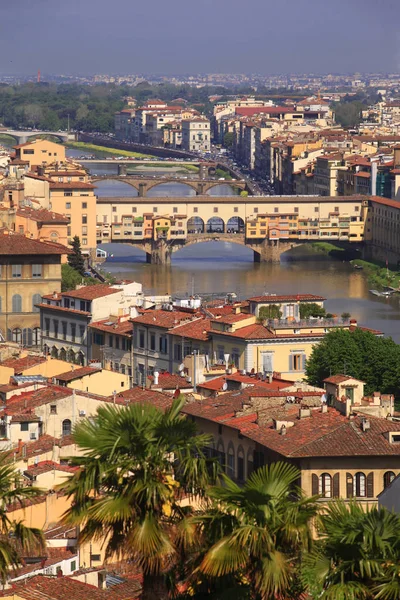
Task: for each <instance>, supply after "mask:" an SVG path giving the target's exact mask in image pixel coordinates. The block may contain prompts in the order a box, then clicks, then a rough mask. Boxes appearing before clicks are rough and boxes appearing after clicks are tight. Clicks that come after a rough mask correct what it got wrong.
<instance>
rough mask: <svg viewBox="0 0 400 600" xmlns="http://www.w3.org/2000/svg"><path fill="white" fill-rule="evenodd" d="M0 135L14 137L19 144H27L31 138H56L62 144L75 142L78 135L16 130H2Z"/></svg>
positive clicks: (68, 132) (66, 132)
mask: <svg viewBox="0 0 400 600" xmlns="http://www.w3.org/2000/svg"><path fill="white" fill-rule="evenodd" d="M0 134H2V135H9V136H10V137H13V138H14V139H15V141H16V143H17V144H25V142H27V141H28V140H30V139H31V138H37V137H50V136H52V137H54V138H57V139H58V140H59V141H60V142H73V141H75V140H76V139H77V134H76V133H74V132H71V131H34V130H28V131H19V130H14V129H0Z"/></svg>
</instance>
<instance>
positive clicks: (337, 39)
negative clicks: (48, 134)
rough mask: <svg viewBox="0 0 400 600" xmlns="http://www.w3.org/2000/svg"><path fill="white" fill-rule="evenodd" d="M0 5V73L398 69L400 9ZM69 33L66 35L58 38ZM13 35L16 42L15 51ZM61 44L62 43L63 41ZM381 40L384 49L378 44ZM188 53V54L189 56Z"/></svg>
mask: <svg viewBox="0 0 400 600" xmlns="http://www.w3.org/2000/svg"><path fill="white" fill-rule="evenodd" d="M18 4H19V9H18V11H16V10H15V5H11V4H10V5H3V6H2V7H1V8H0V19H1V23H2V26H1V29H2V31H1V36H0V37H1V39H0V50H1V56H3V59H2V60H1V61H0V71H2V72H3V73H14V74H21V75H26V74H28V73H32V72H35V71H37V69H39V68H40V70H41V71H42V72H47V73H58V74H60V73H71V74H83V73H85V74H94V73H107V72H110V73H117V72H119V73H138V72H146V73H165V74H166V75H170V74H185V73H260V74H261V75H267V74H271V75H273V74H275V73H279V72H283V73H288V74H289V73H293V74H295V73H306V72H311V73H315V74H322V73H328V72H332V73H349V72H379V71H382V70H384V71H385V72H392V71H393V72H396V71H398V70H399V65H400V36H399V34H398V32H397V25H398V21H399V19H398V14H397V11H396V3H395V2H394V1H392V0H387V1H386V2H385V3H384V5H383V6H382V5H379V6H378V5H376V3H373V2H372V1H370V0H364V1H363V0H353V2H352V3H351V5H350V6H349V5H348V3H345V2H344V0H339V2H336V3H335V4H334V5H324V8H323V11H321V4H320V2H318V1H317V0H305V2H303V3H302V4H301V5H299V4H297V3H295V2H293V0H284V1H283V2H281V3H279V5H276V4H275V3H272V2H271V1H270V0H267V1H263V2H261V0H249V2H248V3H247V4H246V6H245V9H244V8H243V5H242V4H241V3H239V2H238V0H231V2H230V3H229V10H227V6H228V5H227V4H226V2H220V3H218V4H215V3H212V2H211V0H204V1H203V3H202V6H201V8H200V7H199V8H197V9H196V11H190V12H188V10H187V4H186V3H185V2H183V0H172V1H171V2H170V3H169V4H168V6H167V7H166V6H165V4H162V3H161V2H158V0H156V1H155V2H153V3H152V4H151V5H144V4H140V5H139V6H136V5H135V6H133V5H132V3H131V2H129V1H128V0H121V2H120V3H119V4H118V5H117V6H116V8H115V10H114V11H110V9H109V6H110V5H109V3H107V2H105V0H96V2H95V1H94V0H86V2H85V3H84V4H82V3H81V2H79V0H70V2H69V3H68V4H67V5H60V6H57V8H56V9H55V8H54V3H53V2H50V0H39V2H36V3H35V4H34V5H33V4H32V3H31V2H29V0H20V1H19V3H18ZM61 31H62V35H61V36H60V33H61ZM16 33H17V34H18V38H19V43H18V45H16V44H15V39H16ZM62 40H63V41H62ZM374 40H375V41H378V40H379V43H371V42H374ZM183 48H184V49H185V51H184V52H182V49H183Z"/></svg>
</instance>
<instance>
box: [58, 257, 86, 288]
mask: <svg viewBox="0 0 400 600" xmlns="http://www.w3.org/2000/svg"><path fill="white" fill-rule="evenodd" d="M80 283H82V275H81V274H80V273H78V271H76V270H75V269H74V268H73V267H71V265H69V264H67V263H66V264H64V265H61V291H62V292H69V291H70V290H75V289H76V286H77V285H79V284H80Z"/></svg>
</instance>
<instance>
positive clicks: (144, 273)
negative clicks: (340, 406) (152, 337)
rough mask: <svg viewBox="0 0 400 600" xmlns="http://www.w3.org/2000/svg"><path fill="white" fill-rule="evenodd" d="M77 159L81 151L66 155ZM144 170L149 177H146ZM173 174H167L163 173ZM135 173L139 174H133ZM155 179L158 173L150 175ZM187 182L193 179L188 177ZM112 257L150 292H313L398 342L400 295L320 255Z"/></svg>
mask: <svg viewBox="0 0 400 600" xmlns="http://www.w3.org/2000/svg"><path fill="white" fill-rule="evenodd" d="M67 154H68V155H69V156H71V157H74V158H77V157H78V156H80V155H82V151H80V150H68V151H67ZM117 164H118V163H117V161H115V162H111V161H110V164H109V165H108V164H106V165H104V164H102V165H94V166H93V167H92V169H91V171H92V172H93V173H96V174H97V175H102V174H107V173H110V174H113V173H116V171H117ZM148 172H149V171H148V169H146V173H148ZM168 172H169V173H171V171H170V170H167V169H166V170H165V171H164V172H163V173H160V174H168ZM135 173H140V171H139V170H137V169H135ZM151 174H153V175H154V174H158V171H152V173H151ZM188 176H189V177H193V175H192V174H190V173H188ZM97 186H98V189H97V194H98V195H99V196H125V197H128V196H132V197H133V196H135V195H136V194H137V192H136V190H135V189H134V188H132V187H130V186H127V185H126V184H123V183H119V182H115V181H102V182H99V183H98V184H97ZM193 193H194V191H193V190H191V189H190V188H188V187H187V186H185V185H182V184H163V185H162V186H159V187H156V188H153V189H152V190H150V192H149V196H183V195H189V194H193ZM212 193H213V194H215V195H227V196H228V195H232V193H233V192H232V189H231V188H230V187H229V186H227V185H224V184H223V183H221V186H217V187H216V188H214V189H213V190H212ZM105 249H107V250H108V251H109V252H111V253H113V255H114V256H113V257H110V258H109V259H108V260H107V262H106V263H105V264H104V265H103V267H104V268H105V269H107V270H109V271H110V272H112V273H113V274H115V275H117V276H119V277H125V278H129V279H134V280H136V281H140V282H141V283H142V284H143V289H144V290H145V291H146V292H148V293H159V294H164V293H172V294H179V295H185V294H191V293H192V292H193V291H194V292H195V293H198V294H211V293H224V292H235V293H236V294H237V295H238V296H239V297H240V298H246V297H247V298H248V297H251V296H253V295H259V294H262V293H263V292H270V293H278V294H282V293H284V294H297V293H313V294H321V295H323V296H325V297H326V298H327V302H326V308H327V310H328V311H329V312H332V313H335V314H338V315H340V314H341V313H343V312H349V313H351V315H352V317H354V318H356V319H357V320H358V322H359V323H360V324H363V325H366V326H368V327H371V328H374V329H380V330H381V331H383V332H384V333H385V334H386V335H391V336H392V337H393V338H394V339H395V341H396V342H398V343H400V296H394V297H392V298H390V299H383V298H377V297H375V296H373V295H372V294H370V293H369V291H368V289H369V287H370V286H369V285H368V282H367V280H366V277H365V275H364V273H363V272H362V271H355V270H354V269H353V268H352V267H351V265H349V264H347V263H341V262H339V261H333V260H329V259H326V258H325V257H323V256H319V255H318V257H317V258H318V259H319V260H317V258H316V257H315V255H311V256H308V257H307V260H301V261H299V260H298V261H296V260H294V259H295V256H296V252H297V251H298V250H299V249H297V250H294V251H293V254H292V255H290V254H287V255H285V256H284V257H283V259H282V262H281V264H280V265H268V264H254V263H253V253H252V251H250V250H249V249H247V248H244V247H242V246H239V245H237V244H234V243H222V242H221V243H218V242H208V243H204V244H196V245H195V246H189V247H188V248H184V249H182V250H180V251H179V252H177V253H176V254H174V255H173V258H172V265H171V266H170V267H165V266H157V265H148V264H146V262H145V255H144V253H143V252H141V251H140V250H137V249H135V248H132V247H130V246H124V245H118V244H109V245H106V246H105Z"/></svg>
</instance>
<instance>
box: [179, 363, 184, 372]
mask: <svg viewBox="0 0 400 600" xmlns="http://www.w3.org/2000/svg"><path fill="white" fill-rule="evenodd" d="M184 370H185V365H184V364H183V363H181V364H180V365H179V372H180V373H182V371H184Z"/></svg>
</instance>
